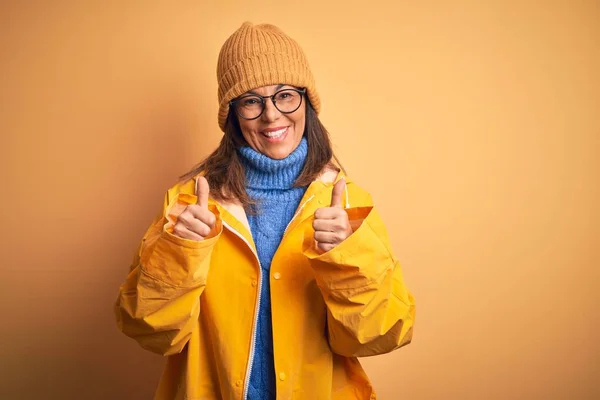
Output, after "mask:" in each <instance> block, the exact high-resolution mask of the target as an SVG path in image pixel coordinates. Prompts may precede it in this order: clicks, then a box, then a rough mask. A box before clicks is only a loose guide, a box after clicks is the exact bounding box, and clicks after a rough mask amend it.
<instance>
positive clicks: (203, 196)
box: [196, 176, 210, 208]
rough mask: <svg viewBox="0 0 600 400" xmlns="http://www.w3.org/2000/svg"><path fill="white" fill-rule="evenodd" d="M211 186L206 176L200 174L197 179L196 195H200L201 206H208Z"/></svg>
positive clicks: (199, 203)
mask: <svg viewBox="0 0 600 400" xmlns="http://www.w3.org/2000/svg"><path fill="white" fill-rule="evenodd" d="M209 193H210V187H209V186H208V181H207V180H206V178H205V177H203V176H200V177H198V180H197V181H196V196H197V197H198V201H197V204H198V205H199V206H201V207H204V208H208V194H209Z"/></svg>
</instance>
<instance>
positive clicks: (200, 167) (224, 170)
mask: <svg viewBox="0 0 600 400" xmlns="http://www.w3.org/2000/svg"><path fill="white" fill-rule="evenodd" d="M305 118H306V124H305V128H304V135H305V136H306V139H307V141H308V154H307V156H306V162H305V164H304V168H303V169H302V172H301V173H300V176H299V177H298V179H297V180H296V182H295V184H294V186H308V185H310V184H311V182H312V181H314V180H315V179H316V178H317V176H319V175H320V174H321V172H322V171H323V169H324V168H325V167H331V168H334V169H336V170H340V169H341V170H342V171H344V168H343V167H342V165H341V163H340V162H339V160H338V159H337V157H336V156H335V154H334V153H333V149H332V146H331V140H330V139H329V133H328V132H327V129H325V127H324V126H323V124H322V123H321V121H320V120H319V117H318V116H317V113H316V112H315V110H314V108H313V106H312V105H311V103H310V101H308V99H307V101H306V117H305ZM247 145H248V144H247V142H246V140H245V139H244V136H243V135H242V132H241V130H240V125H239V122H238V119H237V116H236V115H235V112H234V111H233V110H232V109H230V110H229V114H228V116H227V121H226V123H225V135H224V136H223V139H221V143H220V144H219V146H218V147H217V149H216V150H215V151H214V152H213V153H212V154H211V155H209V156H208V157H207V158H206V159H204V160H203V161H201V162H200V163H199V164H197V165H196V166H195V167H194V168H193V169H192V170H191V171H189V172H188V173H186V174H185V175H182V176H181V177H180V179H181V180H182V181H185V180H188V179H191V178H193V177H194V176H196V175H198V174H199V173H203V174H204V176H205V177H206V180H207V181H208V184H209V186H210V194H211V196H212V197H213V198H214V199H216V200H221V201H231V200H237V201H239V202H240V203H241V204H242V206H244V208H246V209H248V206H250V205H252V204H253V202H252V200H251V199H250V197H249V196H248V194H247V193H246V189H245V182H246V174H245V172H244V167H243V165H242V162H241V161H240V156H239V154H238V152H237V149H238V148H240V147H242V146H247Z"/></svg>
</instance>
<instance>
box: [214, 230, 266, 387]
mask: <svg viewBox="0 0 600 400" xmlns="http://www.w3.org/2000/svg"><path fill="white" fill-rule="evenodd" d="M223 226H225V227H226V228H227V229H229V231H230V232H231V233H233V234H234V235H236V236H237V237H239V238H240V239H242V241H243V242H244V243H246V245H247V246H248V248H249V249H250V251H252V254H254V256H255V257H256V261H258V285H257V287H258V297H257V299H256V304H255V306H254V323H253V325H252V342H251V343H250V353H249V354H248V366H247V367H246V382H245V383H244V393H243V394H242V399H246V398H247V397H248V386H249V385H250V374H251V373H252V363H253V362H254V350H255V349H256V326H257V325H258V315H259V314H258V309H259V307H260V297H261V294H262V266H261V264H260V259H259V258H258V254H257V253H256V251H255V250H254V249H253V248H252V246H251V245H250V243H248V241H247V240H246V238H245V237H244V236H243V235H242V234H241V233H239V232H238V231H236V230H235V229H233V227H231V226H230V225H229V224H228V223H227V222H225V221H223Z"/></svg>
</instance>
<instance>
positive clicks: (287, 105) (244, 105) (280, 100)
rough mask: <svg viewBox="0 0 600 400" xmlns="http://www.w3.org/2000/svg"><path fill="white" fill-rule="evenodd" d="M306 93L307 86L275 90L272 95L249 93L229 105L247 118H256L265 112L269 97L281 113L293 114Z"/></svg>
mask: <svg viewBox="0 0 600 400" xmlns="http://www.w3.org/2000/svg"><path fill="white" fill-rule="evenodd" d="M305 93H306V88H303V89H283V90H279V91H277V92H275V94H273V95H272V96H259V95H257V94H248V95H245V96H242V97H238V98H237V99H234V100H231V101H230V102H229V105H230V106H231V107H233V108H234V109H235V111H236V113H237V115H239V116H240V117H241V118H244V119H247V120H252V119H256V118H258V117H260V116H261V115H262V114H263V112H265V104H266V102H267V99H271V101H272V102H273V105H274V106H275V108H276V109H277V110H279V112H280V113H282V114H291V113H293V112H294V111H296V110H297V109H298V108H300V105H301V104H302V98H303V97H304V94H305Z"/></svg>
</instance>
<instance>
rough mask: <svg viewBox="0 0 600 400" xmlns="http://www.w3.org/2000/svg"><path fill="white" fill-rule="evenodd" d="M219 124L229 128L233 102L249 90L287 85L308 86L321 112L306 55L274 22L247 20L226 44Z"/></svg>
mask: <svg viewBox="0 0 600 400" xmlns="http://www.w3.org/2000/svg"><path fill="white" fill-rule="evenodd" d="M217 80H218V85H219V126H220V127H221V130H223V131H225V122H226V120H227V114H228V113H229V102H230V101H231V100H233V99H235V98H236V97H238V96H240V95H242V94H244V93H245V92H247V91H248V90H252V89H256V88H258V87H261V86H268V85H277V84H286V85H291V86H296V87H302V88H306V94H307V95H308V98H309V100H310V102H311V104H312V106H313V108H314V109H315V111H316V112H317V114H318V113H319V111H320V108H321V101H320V100H319V95H318V94H317V91H316V89H315V80H314V78H313V75H312V72H311V71H310V68H309V66H308V60H307V59H306V55H305V54H304V52H303V51H302V49H301V48H300V46H299V45H298V43H296V41H295V40H294V39H292V38H291V37H289V36H287V35H286V34H285V33H283V32H282V31H281V29H279V28H277V27H276V26H274V25H269V24H261V25H253V24H252V23H250V22H245V23H244V24H242V26H241V27H240V28H239V29H238V30H237V31H235V32H234V33H233V34H232V35H231V36H230V37H229V38H228V39H227V40H226V41H225V44H223V47H222V48H221V52H220V53H219V61H218V63H217Z"/></svg>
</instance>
